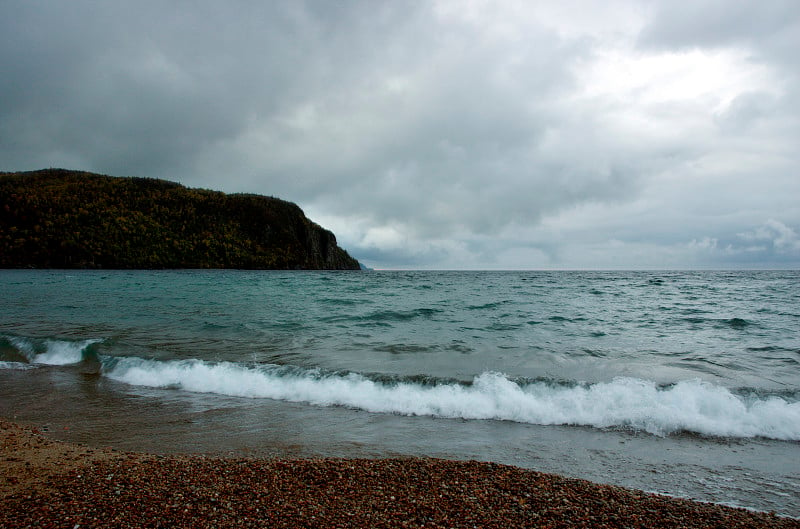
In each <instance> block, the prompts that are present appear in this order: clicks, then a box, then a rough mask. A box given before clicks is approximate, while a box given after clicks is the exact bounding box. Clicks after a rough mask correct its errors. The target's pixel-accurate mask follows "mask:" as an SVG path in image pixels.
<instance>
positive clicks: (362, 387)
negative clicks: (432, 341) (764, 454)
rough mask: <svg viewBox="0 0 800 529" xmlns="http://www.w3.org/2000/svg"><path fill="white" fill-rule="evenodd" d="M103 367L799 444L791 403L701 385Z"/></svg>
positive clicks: (218, 386) (436, 412)
mask: <svg viewBox="0 0 800 529" xmlns="http://www.w3.org/2000/svg"><path fill="white" fill-rule="evenodd" d="M108 366H109V367H107V368H106V369H105V374H106V375H107V376H108V377H110V378H112V379H115V380H119V381H122V382H125V383H128V384H132V385H138V386H148V387H164V388H177V389H183V390H187V391H194V392H202V393H217V394H222V395H230V396H237V397H250V398H269V399H275V400H285V401H291V402H306V403H309V404H313V405H318V406H347V407H351V408H356V409H361V410H365V411H370V412H376V413H397V414H403V415H427V416H434V417H443V418H461V419H495V420H508V421H515V422H521V423H531V424H542V425H557V424H560V425H582V426H593V427H597V428H608V427H622V428H631V429H635V430H643V431H646V432H650V433H652V434H655V435H662V436H663V435H668V434H671V433H674V432H680V431H691V432H696V433H699V434H702V435H709V436H721V437H755V436H762V437H768V438H773V439H783V440H800V402H789V401H787V400H785V399H783V398H779V397H767V398H757V397H753V398H744V397H741V396H737V395H735V394H733V393H731V392H730V391H729V390H728V389H726V388H724V387H721V386H716V385H713V384H710V383H707V382H703V381H700V380H688V381H683V382H679V383H677V384H675V385H673V386H670V387H668V388H659V387H658V386H657V385H656V384H655V383H654V382H650V381H646V380H639V379H634V378H616V379H614V380H613V381H611V382H607V383H597V384H592V385H574V386H566V385H554V384H548V383H545V382H535V383H530V384H518V383H516V382H514V381H513V380H509V379H508V378H507V377H505V376H504V375H502V374H499V373H483V374H481V375H479V376H477V377H475V379H474V380H473V382H472V384H470V385H464V384H458V383H446V384H439V385H422V384H418V383H415V382H399V383H396V384H385V383H381V382H376V381H374V380H371V379H369V378H368V377H366V376H364V375H360V374H355V373H350V374H346V375H341V374H331V375H325V374H322V373H320V372H319V371H317V370H299V369H295V370H287V369H286V368H281V367H279V366H261V367H248V366H245V365H242V364H236V363H229V362H222V363H210V362H204V361H200V360H182V361H156V360H144V359H141V358H117V359H114V360H113V361H111V362H109V364H108Z"/></svg>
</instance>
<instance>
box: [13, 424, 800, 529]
mask: <svg viewBox="0 0 800 529" xmlns="http://www.w3.org/2000/svg"><path fill="white" fill-rule="evenodd" d="M0 443H1V445H2V449H1V451H0V468H2V482H0V506H1V507H2V508H0V527H9V528H11V527H32V526H36V527H68V528H75V527H293V528H298V527H321V528H322V527H325V528H331V527H482V528H491V527H497V528H501V527H502V528H507V527H720V528H722V527H725V528H730V527H787V528H788V527H792V528H800V520H793V519H786V518H780V517H776V516H774V515H770V514H764V513H754V512H750V511H746V510H743V509H731V508H727V507H722V506H718V505H709V504H703V503H695V502H691V501H685V500H678V499H673V498H667V497H662V496H655V495H650V494H645V493H642V492H638V491H633V490H626V489H622V488H619V487H613V486H605V485H596V484H592V483H589V482H587V481H582V480H577V479H568V478H563V477H559V476H554V475H549V474H542V473H539V472H533V471H529V470H522V469H518V468H515V467H510V466H504V465H498V464H492V463H478V462H456V461H442V460H431V459H381V460H343V459H313V460H312V459H301V460H275V459H233V458H217V457H202V456H168V457H164V456H156V455H150V454H135V453H121V452H116V451H112V450H110V449H106V450H99V449H93V448H88V447H84V446H76V445H71V444H68V443H63V442H58V441H54V440H51V439H48V438H47V437H45V436H44V435H43V434H42V433H40V432H38V431H36V430H31V429H26V428H21V427H19V426H17V425H16V424H14V423H12V422H9V421H6V420H2V419H0Z"/></svg>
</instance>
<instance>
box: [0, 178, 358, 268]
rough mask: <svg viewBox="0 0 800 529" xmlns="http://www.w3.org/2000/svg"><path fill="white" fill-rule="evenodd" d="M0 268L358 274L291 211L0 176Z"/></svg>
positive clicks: (143, 187)
mask: <svg viewBox="0 0 800 529" xmlns="http://www.w3.org/2000/svg"><path fill="white" fill-rule="evenodd" d="M0 267H3V268H21V267H35V268H250V269H358V268H359V264H358V261H356V260H355V259H353V258H352V257H350V256H349V255H348V254H347V252H345V251H344V250H342V249H341V248H339V247H338V246H337V244H336V238H335V237H334V235H333V234H332V233H331V232H330V231H327V230H325V229H323V228H321V227H320V226H318V225H316V224H314V223H313V222H311V221H310V220H309V219H308V218H306V216H305V214H303V211H302V210H301V209H300V208H299V207H298V206H297V205H295V204H292V203H290V202H286V201H283V200H280V199H277V198H272V197H264V196H260V195H239V194H236V195H228V194H225V193H221V192H216V191H208V190H204V189H191V188H186V187H184V186H182V185H180V184H177V183H174V182H168V181H165V180H157V179H152V178H119V177H111V176H104V175H96V174H92V173H86V172H78V171H68V170H64V169H45V170H41V171H32V172H24V173H0Z"/></svg>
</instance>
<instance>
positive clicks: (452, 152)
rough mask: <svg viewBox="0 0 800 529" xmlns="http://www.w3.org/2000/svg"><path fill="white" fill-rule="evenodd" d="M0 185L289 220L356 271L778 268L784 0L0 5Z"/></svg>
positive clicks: (791, 52)
mask: <svg viewBox="0 0 800 529" xmlns="http://www.w3.org/2000/svg"><path fill="white" fill-rule="evenodd" d="M0 31H2V34H0V43H1V44H2V45H0V66H2V71H3V76H2V78H0V169H2V170H27V169H36V168H42V167H66V168H73V169H83V170H89V171H96V172H101V173H106V174H113V175H137V176H151V177H159V178H166V179H171V180H176V181H180V182H182V183H183V184H185V185H188V186H193V187H207V188H212V189H220V190H224V191H228V192H253V193H261V194H269V195H275V196H279V197H281V198H285V199H287V200H291V201H294V202H297V203H298V204H299V205H300V206H301V207H303V209H304V210H306V212H307V214H309V216H310V217H311V218H312V219H314V220H315V221H317V222H318V223H320V224H322V225H324V226H325V227H328V228H330V229H332V230H333V231H334V232H335V233H336V234H337V236H338V239H339V242H340V244H341V245H342V246H344V247H345V248H346V249H348V251H350V253H351V254H353V255H354V256H355V257H356V258H358V259H359V260H361V261H362V262H364V263H365V264H367V265H369V266H375V267H389V268H397V267H411V268H664V267H667V268H673V267H674V268H686V267H690V268H691V267H700V268H705V267H726V268H727V267H797V266H800V243H798V235H797V234H798V232H800V206H798V203H800V200H798V199H799V198H800V174H798V173H799V172H800V171H799V168H800V153H799V152H798V149H797V145H798V144H800V110H798V109H800V101H799V100H798V99H799V98H800V96H798V94H799V93H800V90H798V88H800V86H799V85H800V79H799V78H798V71H800V69H798V68H797V61H796V59H795V57H794V56H795V55H796V51H795V50H797V49H800V8H798V7H797V4H796V3H795V2H789V1H786V2H782V1H777V0H776V1H766V2H761V3H758V4H755V3H752V2H744V1H739V0H734V1H724V2H723V1H686V2H655V1H644V0H643V1H634V0H631V1H614V2H605V3H602V4H596V3H585V2H558V3H544V4H543V5H532V4H531V3H530V2H513V1H507V2H467V1H453V2H450V1H436V2H412V1H408V2H356V1H344V2H323V1H318V2H312V1H308V2H299V1H286V2H280V1H275V2H231V3H219V2H191V3H190V2H170V3H163V2H141V1H140V2H100V3H98V2H82V1H74V2H56V1H39V2H23V1H8V2H4V3H3V4H2V5H0Z"/></svg>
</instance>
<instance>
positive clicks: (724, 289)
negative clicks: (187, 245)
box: [0, 270, 800, 516]
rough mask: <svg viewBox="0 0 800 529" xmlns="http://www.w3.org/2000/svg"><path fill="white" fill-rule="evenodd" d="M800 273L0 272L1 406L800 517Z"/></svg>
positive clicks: (132, 441) (76, 427)
mask: <svg viewBox="0 0 800 529" xmlns="http://www.w3.org/2000/svg"><path fill="white" fill-rule="evenodd" d="M799 279H800V273H799V272H796V271H785V272H781V271H775V272H253V271H24V270H9V271H0V299H2V300H3V307H2V312H0V385H1V386H2V389H0V398H1V399H2V404H0V414H1V415H4V416H9V417H14V416H16V417H17V419H18V420H22V421H30V422H36V423H42V424H46V425H49V427H51V428H53V430H54V431H56V432H57V434H58V435H60V436H62V437H65V438H69V439H71V440H79V441H81V442H89V443H95V444H112V445H114V446H118V447H120V448H124V449H142V450H154V451H163V452H171V451H179V452H223V453H238V454H243V453H244V454H251V453H252V454H258V455H300V456H303V455H332V456H333V455H335V456H359V457H380V456H388V455H400V454H407V455H430V456H436V457H450V458H477V459H486V460H493V461H500V462H506V463H511V464H516V465H519V466H525V467H529V468H537V469H540V470H545V471H555V472H560V473H563V474H569V475H576V476H580V477H586V478H588V479H593V480H595V481H603V482H611V483H618V484H622V485H627V486H634V487H637V488H643V489H645V490H653V491H658V492H664V493H669V494H675V495H680V496H687V497H693V498H697V499H705V500H709V501H717V502H722V503H730V504H736V505H744V506H748V507H752V508H757V509H763V510H776V511H778V512H783V513H786V514H790V515H793V516H800V507H798V506H797V503H798V502H797V501H796V500H797V498H798V497H800V479H798V478H797V477H796V476H798V475H800V463H798V462H799V461H800V457H798V456H800V370H799V369H798V367H800V308H798V307H800V288H798V284H800V283H798V280H799ZM64 428H68V429H67V430H65V429H64ZM686 476H689V478H688V479H687V477H686Z"/></svg>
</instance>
